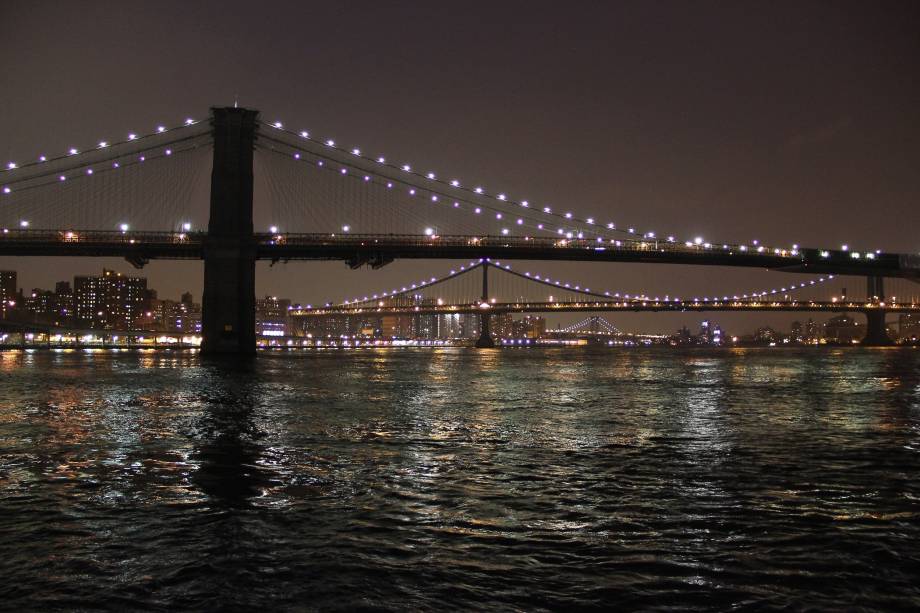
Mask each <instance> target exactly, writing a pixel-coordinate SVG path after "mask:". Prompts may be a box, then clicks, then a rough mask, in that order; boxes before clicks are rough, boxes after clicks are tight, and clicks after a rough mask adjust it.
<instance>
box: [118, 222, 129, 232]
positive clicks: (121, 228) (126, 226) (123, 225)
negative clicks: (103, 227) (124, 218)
mask: <svg viewBox="0 0 920 613" xmlns="http://www.w3.org/2000/svg"><path fill="white" fill-rule="evenodd" d="M118 229H119V230H121V231H122V232H127V231H128V224H126V223H123V224H121V225H119V226H118Z"/></svg>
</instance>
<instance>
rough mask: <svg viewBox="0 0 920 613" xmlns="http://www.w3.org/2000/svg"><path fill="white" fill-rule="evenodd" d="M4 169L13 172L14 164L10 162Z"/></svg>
mask: <svg viewBox="0 0 920 613" xmlns="http://www.w3.org/2000/svg"><path fill="white" fill-rule="evenodd" d="M6 167H7V168H9V169H10V170H13V169H14V168H16V162H10V163H9V164H7V165H6Z"/></svg>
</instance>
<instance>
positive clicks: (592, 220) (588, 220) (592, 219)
mask: <svg viewBox="0 0 920 613" xmlns="http://www.w3.org/2000/svg"><path fill="white" fill-rule="evenodd" d="M585 222H586V223H590V224H593V223H594V218H593V217H589V218H587V219H586V220H585Z"/></svg>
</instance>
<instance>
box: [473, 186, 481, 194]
mask: <svg viewBox="0 0 920 613" xmlns="http://www.w3.org/2000/svg"><path fill="white" fill-rule="evenodd" d="M473 191H474V192H476V193H477V194H481V193H482V188H481V187H477V188H476V189H474V190H473Z"/></svg>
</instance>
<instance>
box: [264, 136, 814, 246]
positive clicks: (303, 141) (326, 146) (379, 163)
mask: <svg viewBox="0 0 920 613" xmlns="http://www.w3.org/2000/svg"><path fill="white" fill-rule="evenodd" d="M260 127H261V128H264V129H265V130H264V131H263V132H262V134H263V136H262V138H261V142H271V143H274V144H276V145H278V146H281V147H283V148H287V150H286V151H285V152H284V153H285V154H287V155H291V156H292V157H293V156H296V155H298V153H299V152H301V151H303V152H306V151H308V150H310V151H313V152H314V154H318V155H324V156H325V157H328V158H329V159H330V160H332V161H337V162H339V163H345V164H350V165H351V166H352V167H355V168H358V162H360V163H361V164H360V169H361V170H363V171H367V172H371V173H374V172H375V171H376V172H377V174H383V175H385V176H386V177H387V178H388V179H393V180H396V181H400V182H401V183H403V184H405V185H410V186H413V188H414V189H421V190H427V191H429V192H431V193H432V195H436V196H437V195H438V193H442V194H443V192H444V191H445V190H448V188H449V190H450V191H451V193H452V194H456V193H457V192H466V193H467V194H468V195H469V196H470V197H473V196H475V197H477V198H480V199H491V200H493V201H494V202H496V203H499V202H500V203H502V204H510V205H516V209H515V210H518V211H519V210H520V209H525V210H529V211H536V210H538V209H539V210H540V211H541V212H542V213H543V214H545V215H546V216H547V218H548V219H550V220H553V221H558V222H559V223H562V224H563V227H562V228H549V227H545V226H546V224H542V225H544V227H540V228H538V230H540V231H545V232H554V231H555V232H557V233H558V232H559V230H560V229H561V230H563V232H562V235H563V236H566V237H568V238H572V237H575V236H577V233H578V232H581V233H582V234H585V233H587V234H595V235H596V236H598V237H602V236H604V235H605V234H606V232H611V233H617V234H620V235H625V236H627V237H629V238H628V240H651V241H654V242H655V243H656V244H660V243H661V242H665V243H676V242H678V241H677V240H676V239H675V238H674V236H669V237H667V238H666V239H662V238H661V237H660V235H657V234H656V233H655V232H653V231H649V232H642V233H638V234H637V233H636V231H635V230H634V229H633V228H629V229H626V230H624V229H622V228H621V227H617V225H616V224H614V223H612V222H610V223H607V224H602V223H598V222H597V221H596V219H595V218H593V217H590V216H584V217H581V216H579V217H576V216H575V215H574V214H572V213H569V212H566V213H559V212H556V211H554V210H553V208H552V207H548V206H546V207H542V208H540V207H533V206H531V204H530V203H529V202H528V201H526V200H520V201H516V200H513V199H510V198H509V197H508V196H507V195H506V194H504V193H498V194H490V193H488V192H486V191H485V190H484V189H483V188H481V187H472V188H471V187H468V186H466V185H461V184H460V182H459V181H458V180H456V179H452V180H450V181H448V180H446V179H442V178H439V176H438V175H437V174H435V173H433V172H427V173H425V172H420V171H418V170H414V169H413V168H412V166H411V165H409V164H403V165H399V164H394V163H392V162H388V161H387V160H386V158H385V157H376V158H375V157H371V156H368V155H366V154H364V153H363V152H362V151H361V150H360V149H358V148H354V149H351V150H348V149H346V148H343V147H341V146H337V145H336V144H335V141H334V140H331V139H328V140H325V141H323V140H321V139H317V138H315V137H313V136H311V135H310V133H309V132H307V131H301V132H299V133H298V132H295V131H294V130H290V129H287V128H284V126H283V124H282V123H281V122H271V123H267V122H261V123H260ZM317 148H321V151H320V152H317ZM394 174H395V175H396V176H394ZM403 177H404V178H403ZM432 185H434V186H435V187H436V189H432ZM444 195H446V194H444ZM490 208H492V209H493V210H494V208H495V207H490ZM565 226H570V227H574V230H573V231H572V236H567V235H568V231H566V230H565ZM599 230H600V231H599ZM509 233H510V232H509ZM686 245H687V246H694V245H695V246H697V247H701V246H702V248H704V249H711V248H713V247H715V248H719V245H718V244H716V243H711V242H706V241H703V240H702V239H699V240H697V238H696V237H694V238H693V239H691V240H689V241H686ZM752 245H753V246H755V249H761V248H763V246H762V245H761V246H758V242H757V241H753V243H752ZM741 246H743V245H741V244H740V243H732V244H727V243H726V244H723V245H722V248H723V249H726V250H727V249H732V248H735V249H737V248H739V247H741ZM769 250H770V251H772V252H774V254H776V253H779V252H782V251H786V252H791V251H798V247H797V246H793V248H792V249H781V248H770V249H769Z"/></svg>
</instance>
